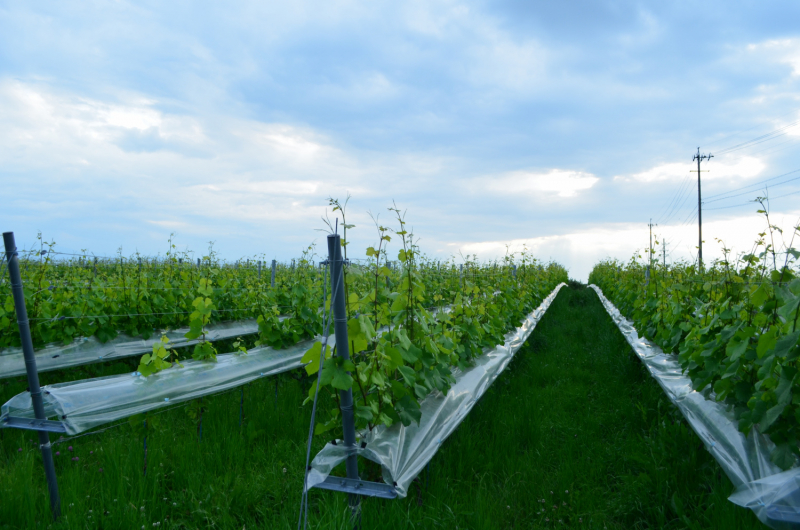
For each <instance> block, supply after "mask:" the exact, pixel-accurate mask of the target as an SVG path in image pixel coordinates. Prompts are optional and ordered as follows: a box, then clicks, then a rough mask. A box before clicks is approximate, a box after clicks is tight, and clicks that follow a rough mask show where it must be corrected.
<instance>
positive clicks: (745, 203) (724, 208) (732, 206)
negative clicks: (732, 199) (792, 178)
mask: <svg viewBox="0 0 800 530" xmlns="http://www.w3.org/2000/svg"><path fill="white" fill-rule="evenodd" d="M798 193H800V190H798V191H793V192H791V193H786V194H784V195H778V196H777V197H767V199H769V200H770V201H776V200H778V199H782V198H784V197H788V196H790V195H796V194H798ZM754 202H755V201H749V202H743V203H741V204H733V205H731V206H720V207H717V208H703V210H704V211H711V210H726V209H728V208H737V207H739V206H747V205H752V204H753V203H754Z"/></svg>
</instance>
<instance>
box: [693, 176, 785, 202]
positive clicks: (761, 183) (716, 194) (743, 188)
mask: <svg viewBox="0 0 800 530" xmlns="http://www.w3.org/2000/svg"><path fill="white" fill-rule="evenodd" d="M798 171H800V169H794V170H792V171H789V172H786V173H783V174H782V175H778V176H776V177H770V178H768V179H764V180H760V181H758V182H755V183H753V184H748V185H747V186H742V187H740V188H734V189H732V190H728V191H723V192H721V193H715V194H713V195H707V196H706V200H704V201H703V203H706V202H714V201H721V200H722V199H724V198H725V197H721V198H718V199H715V197H720V195H726V194H728V193H733V192H735V191H740V190H745V189H748V188H758V187H759V186H761V185H763V184H765V183H767V182H771V181H773V180H777V179H779V178H783V177H785V176H787V175H792V174H794V173H797V172H798ZM798 179H800V177H793V178H791V179H788V180H785V181H783V182H779V183H777V184H772V186H779V185H781V184H785V183H787V182H792V181H795V180H798ZM748 193H749V192H748ZM708 199H714V200H708Z"/></svg>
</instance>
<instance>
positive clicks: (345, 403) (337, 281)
mask: <svg viewBox="0 0 800 530" xmlns="http://www.w3.org/2000/svg"><path fill="white" fill-rule="evenodd" d="M328 259H329V261H330V264H331V293H332V295H333V299H332V300H331V308H332V310H333V331H334V333H335V334H336V337H337V341H336V355H337V356H338V357H341V358H342V359H344V360H345V361H348V360H350V351H349V348H348V340H347V313H346V311H345V303H344V274H342V272H343V271H342V268H343V266H344V262H343V260H342V244H341V237H340V236H339V234H330V235H329V236H328ZM339 402H340V407H341V410H342V427H343V428H344V446H345V448H346V450H347V451H349V453H350V454H349V455H348V456H347V460H345V469H346V471H347V478H348V479H352V480H359V477H358V456H357V455H356V423H355V416H354V411H353V389H352V388H349V389H347V390H341V391H340V392H339ZM348 500H349V504H350V510H351V515H352V516H353V518H354V521H356V528H358V527H359V526H360V525H359V524H358V521H359V519H360V513H359V511H360V505H361V504H360V499H359V496H358V495H354V494H352V493H351V494H349V495H348Z"/></svg>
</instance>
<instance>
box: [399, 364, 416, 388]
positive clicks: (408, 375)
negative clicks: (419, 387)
mask: <svg viewBox="0 0 800 530" xmlns="http://www.w3.org/2000/svg"><path fill="white" fill-rule="evenodd" d="M397 370H398V371H399V372H400V374H401V375H402V376H403V379H404V380H405V382H406V384H407V385H408V386H411V385H413V384H414V383H416V382H417V378H416V376H415V375H414V370H413V369H411V368H409V367H408V366H399V367H398V368H397Z"/></svg>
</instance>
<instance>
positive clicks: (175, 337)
mask: <svg viewBox="0 0 800 530" xmlns="http://www.w3.org/2000/svg"><path fill="white" fill-rule="evenodd" d="M282 318H286V317H282ZM206 329H207V330H208V333H206V340H208V341H216V340H223V339H233V338H236V337H241V336H244V335H252V334H253V333H258V323H257V322H256V321H255V319H250V320H241V321H235V322H218V323H216V324H211V325H209V326H206ZM188 331H189V328H181V329H176V330H174V331H167V332H166V335H167V337H169V340H170V346H171V347H173V348H182V347H186V346H192V345H194V344H197V343H198V342H199V341H198V340H188V339H187V338H186V337H184V335H185V334H186V333H188ZM160 340H161V334H160V333H155V334H154V335H153V336H152V337H150V338H149V339H147V340H144V339H137V338H133V337H129V336H127V335H118V336H117V337H115V338H114V339H112V340H110V341H108V342H106V343H102V342H100V341H99V340H97V338H96V337H81V338H79V339H75V340H74V341H73V342H71V343H69V344H67V345H66V346H64V345H63V344H58V343H56V344H49V345H47V346H45V347H44V348H42V349H40V350H36V352H35V355H36V368H37V370H38V371H39V372H48V371H50V370H58V369H61V368H70V367H73V366H80V365H83V364H91V363H97V362H103V361H108V360H111V359H117V358H120V357H131V356H133V355H142V354H145V353H149V352H152V351H153V344H155V343H156V342H159V341H160ZM24 374H25V359H24V357H23V356H22V348H6V349H4V350H2V351H0V378H5V377H14V376H17V375H24Z"/></svg>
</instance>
